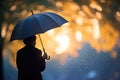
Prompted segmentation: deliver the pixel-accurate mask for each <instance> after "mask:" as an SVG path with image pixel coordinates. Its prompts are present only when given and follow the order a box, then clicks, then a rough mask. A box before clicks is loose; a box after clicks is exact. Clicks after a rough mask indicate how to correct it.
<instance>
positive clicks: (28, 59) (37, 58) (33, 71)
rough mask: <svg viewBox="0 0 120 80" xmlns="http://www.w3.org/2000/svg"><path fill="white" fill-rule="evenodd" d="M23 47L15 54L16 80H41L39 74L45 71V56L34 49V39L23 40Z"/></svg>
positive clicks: (32, 37)
mask: <svg viewBox="0 0 120 80" xmlns="http://www.w3.org/2000/svg"><path fill="white" fill-rule="evenodd" d="M23 42H24V44H25V46H24V47H23V48H22V49H20V50H18V52H17V59H16V63H17V68H18V80H43V79H42V75H41V72H42V71H44V70H45V67H46V62H45V58H46V56H47V55H44V56H42V52H41V50H39V49H37V48H35V44H36V37H35V36H31V37H28V38H25V39H24V40H23Z"/></svg>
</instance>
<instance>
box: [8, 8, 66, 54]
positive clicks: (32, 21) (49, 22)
mask: <svg viewBox="0 0 120 80" xmlns="http://www.w3.org/2000/svg"><path fill="white" fill-rule="evenodd" d="M31 12H32V10H31ZM66 22H68V21H67V20H66V19H64V18H63V17H61V16H60V15H58V14H56V13H53V12H42V13H38V14H33V12H32V15H31V16H29V17H27V18H25V19H23V20H21V21H19V22H18V23H17V24H16V26H15V28H14V29H13V32H12V35H11V38H10V41H14V40H22V39H24V38H27V37H29V36H32V35H36V34H40V33H44V32H46V31H48V30H50V29H53V28H56V27H60V26H61V25H62V24H64V23H66ZM39 38H40V41H41V44H42V47H43V51H44V53H45V49H44V46H43V43H42V40H41V37H40V35H39Z"/></svg>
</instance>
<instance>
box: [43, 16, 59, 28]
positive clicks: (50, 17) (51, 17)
mask: <svg viewBox="0 0 120 80" xmlns="http://www.w3.org/2000/svg"><path fill="white" fill-rule="evenodd" d="M44 15H46V16H48V17H49V18H52V17H50V16H49V15H47V14H44ZM52 20H54V19H53V18H52ZM54 21H55V20H54ZM55 23H56V24H58V23H57V22H56V21H55ZM59 26H60V25H59Z"/></svg>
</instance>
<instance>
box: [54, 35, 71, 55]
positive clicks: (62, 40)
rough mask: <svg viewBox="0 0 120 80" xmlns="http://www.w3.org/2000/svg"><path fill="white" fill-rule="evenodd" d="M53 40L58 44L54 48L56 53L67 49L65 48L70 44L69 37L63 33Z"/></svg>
mask: <svg viewBox="0 0 120 80" xmlns="http://www.w3.org/2000/svg"><path fill="white" fill-rule="evenodd" d="M55 40H56V41H57V42H58V44H59V46H58V47H57V48H56V49H55V52H56V53H57V54H62V53H63V52H65V51H67V48H68V46H69V44H70V40H69V37H68V36H67V35H65V34H59V35H57V36H56V37H55Z"/></svg>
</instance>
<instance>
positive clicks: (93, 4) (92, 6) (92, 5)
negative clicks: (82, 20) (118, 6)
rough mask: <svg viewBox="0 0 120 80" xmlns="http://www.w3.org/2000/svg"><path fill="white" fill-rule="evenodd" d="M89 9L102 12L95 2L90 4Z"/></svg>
mask: <svg viewBox="0 0 120 80" xmlns="http://www.w3.org/2000/svg"><path fill="white" fill-rule="evenodd" d="M90 7H91V8H94V9H97V10H98V11H102V8H101V6H99V5H98V4H97V3H96V2H95V1H92V2H91V4H90Z"/></svg>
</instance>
